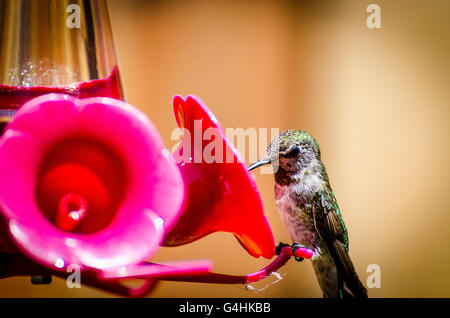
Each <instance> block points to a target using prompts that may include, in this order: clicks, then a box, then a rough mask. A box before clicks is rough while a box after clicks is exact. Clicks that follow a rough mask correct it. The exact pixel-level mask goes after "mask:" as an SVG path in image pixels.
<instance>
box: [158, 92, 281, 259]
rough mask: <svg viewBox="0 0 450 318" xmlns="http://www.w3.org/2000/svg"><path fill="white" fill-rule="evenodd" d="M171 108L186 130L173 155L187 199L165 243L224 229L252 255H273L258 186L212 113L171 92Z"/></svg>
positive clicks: (196, 100)
mask: <svg viewBox="0 0 450 318" xmlns="http://www.w3.org/2000/svg"><path fill="white" fill-rule="evenodd" d="M173 107H174V112H175V116H176V120H177V123H178V126H179V127H181V128H184V129H185V130H184V133H185V135H184V137H183V138H184V139H183V141H182V142H181V144H180V146H179V148H178V149H177V150H175V152H174V153H173V156H174V159H175V161H177V163H178V167H179V169H180V171H181V174H182V176H183V180H184V182H185V184H186V191H187V196H186V200H187V201H186V205H185V207H184V210H183V212H182V214H181V217H180V219H179V220H178V222H177V223H176V225H175V226H174V227H173V229H172V230H171V231H170V232H169V233H168V234H167V236H166V238H165V242H164V244H165V245H168V246H176V245H180V244H186V243H189V242H192V241H194V240H197V239H199V238H201V237H203V236H205V235H208V234H210V233H213V232H217V231H224V232H231V233H233V234H234V235H235V237H236V238H237V239H238V241H239V242H240V243H241V245H242V246H243V247H244V248H245V249H246V250H247V251H248V252H249V253H250V254H251V255H252V256H255V257H259V256H264V257H266V258H271V257H273V255H274V252H275V245H274V240H273V235H272V231H271V229H270V227H269V225H268V222H267V220H266V217H265V215H264V213H263V206H262V202H261V198H260V196H259V192H258V190H257V187H256V185H255V183H254V181H253V178H252V176H251V175H250V173H249V172H248V171H247V167H246V166H245V164H244V161H243V160H242V159H241V157H240V155H239V153H238V152H237V150H236V149H235V148H234V147H233V145H232V144H230V143H229V142H228V141H227V140H226V138H225V134H224V133H223V130H222V128H221V127H220V125H219V123H218V121H217V119H216V117H215V116H214V115H213V114H212V112H211V111H210V110H209V109H208V107H207V106H206V105H205V104H204V103H203V102H202V101H201V100H200V99H199V98H197V97H195V96H188V97H187V98H186V99H183V98H182V97H180V96H175V97H174V100H173ZM204 139H208V140H204Z"/></svg>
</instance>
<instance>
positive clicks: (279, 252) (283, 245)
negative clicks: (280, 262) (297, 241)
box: [275, 242, 290, 255]
mask: <svg viewBox="0 0 450 318" xmlns="http://www.w3.org/2000/svg"><path fill="white" fill-rule="evenodd" d="M285 246H289V247H290V245H289V244H286V243H282V242H280V243H279V244H278V246H277V248H276V249H275V254H277V255H280V254H281V250H282V249H283V247H285Z"/></svg>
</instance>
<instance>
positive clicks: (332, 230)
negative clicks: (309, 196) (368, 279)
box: [312, 192, 367, 298]
mask: <svg viewBox="0 0 450 318" xmlns="http://www.w3.org/2000/svg"><path fill="white" fill-rule="evenodd" d="M334 200H335V199H334V198H331V197H330V198H328V197H326V196H324V195H323V194H322V193H319V192H318V193H316V195H315V196H314V198H313V202H312V215H313V220H314V226H315V228H316V231H317V233H318V234H319V235H320V237H321V238H322V240H323V241H324V242H325V243H326V245H327V248H328V250H329V252H330V254H331V256H332V257H333V259H334V262H335V263H336V267H337V269H338V272H339V274H340V277H341V280H342V281H343V282H344V283H345V285H346V287H348V289H349V290H350V292H351V293H352V294H353V295H354V296H355V297H364V298H366V297H367V290H366V289H365V287H364V286H363V284H362V283H361V281H360V280H359V278H358V274H357V273H356V271H355V268H354V266H353V262H352V260H351V259H350V256H349V255H348V240H347V233H346V229H345V225H344V224H343V221H342V217H341V216H340V213H339V212H338V210H337V209H338V208H337V206H336V205H335V204H333V202H334ZM341 286H342V285H341ZM341 291H343V292H345V290H344V286H342V290H341ZM347 292H348V291H347Z"/></svg>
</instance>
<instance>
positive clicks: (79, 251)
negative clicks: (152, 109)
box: [0, 94, 210, 279]
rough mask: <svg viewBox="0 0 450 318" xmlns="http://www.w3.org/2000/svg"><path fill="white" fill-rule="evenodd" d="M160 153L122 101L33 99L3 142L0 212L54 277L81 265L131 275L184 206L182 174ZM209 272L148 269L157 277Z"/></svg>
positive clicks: (192, 266) (149, 130) (148, 128)
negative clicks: (55, 273)
mask: <svg viewBox="0 0 450 318" xmlns="http://www.w3.org/2000/svg"><path fill="white" fill-rule="evenodd" d="M163 150H165V148H164V146H163V143H162V141H161V138H160V136H159V134H158V132H157V130H156V129H155V128H154V126H153V124H152V123H151V122H150V121H149V120H148V119H147V117H146V116H145V115H144V114H142V113H141V112H140V111H138V110H137V109H136V108H134V107H132V106H130V105H128V104H126V103H125V102H122V101H119V100H115V99H110V98H102V97H94V98H87V99H77V98H74V97H70V96H68V95H61V94H49V95H44V96H40V97H38V98H35V99H33V100H31V101H29V102H28V103H26V104H25V105H24V106H23V107H22V108H21V109H20V110H19V111H18V112H17V114H16V115H15V117H14V118H13V120H12V121H11V122H10V123H9V124H8V126H7V128H6V130H5V132H4V134H3V136H2V137H1V138H0V167H2V178H1V179H0V210H1V212H2V213H3V216H4V219H5V222H6V223H7V230H8V231H9V235H10V237H11V238H12V239H13V241H14V242H15V244H16V245H17V246H18V247H19V249H20V250H22V251H23V252H24V253H25V254H26V255H28V256H29V257H30V258H31V259H33V260H34V261H36V262H37V263H38V264H41V265H44V266H45V267H47V268H49V269H51V270H53V271H62V270H64V269H65V268H66V267H67V266H68V265H69V264H77V265H79V266H80V267H81V269H82V270H84V269H89V270H97V271H98V272H99V273H101V274H99V275H100V276H101V277H102V278H105V279H106V276H108V275H107V273H108V271H113V272H114V271H117V270H119V269H120V272H121V273H125V274H123V275H122V277H127V275H128V276H132V275H133V271H136V270H142V268H136V266H138V265H139V264H140V263H141V262H143V261H145V260H147V259H149V258H151V257H152V256H153V255H154V253H155V252H156V250H157V249H158V248H159V246H160V244H161V243H162V242H163V238H164V235H165V233H166V231H168V230H169V229H170V228H171V227H172V226H173V225H174V223H175V222H176V220H177V218H178V216H179V212H180V208H181V205H182V202H183V199H184V184H183V180H182V178H181V175H180V172H179V170H178V169H177V166H176V165H175V164H174V162H173V160H172V158H171V157H170V156H166V155H164V154H165V152H164V151H163ZM209 267H210V265H209V263H189V264H184V265H183V264H182V266H181V267H180V268H178V269H177V267H170V268H169V270H167V268H165V269H164V270H162V269H161V267H153V268H151V265H145V270H146V271H147V272H149V273H151V275H150V274H149V276H150V277H152V278H156V277H157V276H158V273H159V272H161V273H162V274H164V275H168V273H169V274H170V272H171V273H172V274H180V273H182V272H183V271H187V272H193V271H194V272H195V271H196V270H198V271H200V272H201V271H205V270H208V269H209ZM103 270H105V272H103ZM105 273H106V274H105Z"/></svg>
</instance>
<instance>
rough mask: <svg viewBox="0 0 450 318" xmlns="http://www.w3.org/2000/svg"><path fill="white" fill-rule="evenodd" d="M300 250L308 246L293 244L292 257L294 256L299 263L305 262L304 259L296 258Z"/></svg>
mask: <svg viewBox="0 0 450 318" xmlns="http://www.w3.org/2000/svg"><path fill="white" fill-rule="evenodd" d="M299 248H306V246H305V245H302V244H298V243H297V242H294V243H293V244H292V255H294V257H295V260H296V261H297V262H303V260H304V258H303V257H298V256H295V251H296V250H297V249H299Z"/></svg>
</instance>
